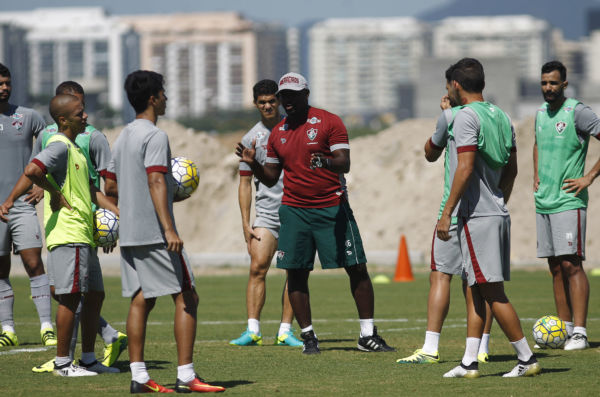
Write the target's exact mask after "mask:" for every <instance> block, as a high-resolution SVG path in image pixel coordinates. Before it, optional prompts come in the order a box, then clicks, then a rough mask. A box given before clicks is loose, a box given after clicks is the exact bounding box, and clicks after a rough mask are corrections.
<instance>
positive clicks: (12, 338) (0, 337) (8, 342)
mask: <svg viewBox="0 0 600 397" xmlns="http://www.w3.org/2000/svg"><path fill="white" fill-rule="evenodd" d="M5 346H19V340H18V339H17V334H15V333H14V332H10V331H3V332H2V333H0V347H5Z"/></svg>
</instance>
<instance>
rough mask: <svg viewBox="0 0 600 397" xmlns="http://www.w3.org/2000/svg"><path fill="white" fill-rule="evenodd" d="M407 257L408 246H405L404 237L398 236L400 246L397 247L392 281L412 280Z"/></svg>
mask: <svg viewBox="0 0 600 397" xmlns="http://www.w3.org/2000/svg"><path fill="white" fill-rule="evenodd" d="M414 280H415V278H414V277H413V274H412V268H411V266H410V258H409V257H408V248H407V247H406V237H404V235H402V237H400V247H399V248H398V259H397V260H396V274H395V275H394V281H414Z"/></svg>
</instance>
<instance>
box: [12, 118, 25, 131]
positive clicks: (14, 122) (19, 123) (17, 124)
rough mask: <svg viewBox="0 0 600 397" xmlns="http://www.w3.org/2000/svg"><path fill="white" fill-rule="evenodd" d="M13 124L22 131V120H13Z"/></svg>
mask: <svg viewBox="0 0 600 397" xmlns="http://www.w3.org/2000/svg"><path fill="white" fill-rule="evenodd" d="M12 126H13V127H15V129H16V130H17V131H20V130H21V128H23V122H22V121H21V120H15V121H13V122H12Z"/></svg>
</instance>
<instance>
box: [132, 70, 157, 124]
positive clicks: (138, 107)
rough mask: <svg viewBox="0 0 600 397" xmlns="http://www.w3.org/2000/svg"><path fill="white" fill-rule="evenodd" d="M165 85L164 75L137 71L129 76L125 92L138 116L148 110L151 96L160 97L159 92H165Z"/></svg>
mask: <svg viewBox="0 0 600 397" xmlns="http://www.w3.org/2000/svg"><path fill="white" fill-rule="evenodd" d="M163 83H164V79H163V76H162V74H160V73H156V72H152V71H150V70H136V71H135V72H132V73H130V74H129V75H128V76H127V78H126V79H125V92H126V93H127V99H128V100H129V103H130V104H131V106H133V109H134V110H135V113H136V114H140V113H142V112H143V111H144V110H146V109H147V108H148V100H149V99H150V97H151V96H154V97H158V94H159V92H160V91H162V90H164V88H163Z"/></svg>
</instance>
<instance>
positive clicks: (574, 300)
mask: <svg viewBox="0 0 600 397" xmlns="http://www.w3.org/2000/svg"><path fill="white" fill-rule="evenodd" d="M558 260H559V261H560V267H561V271H562V277H563V281H565V292H566V294H567V297H568V301H569V303H570V308H571V313H572V315H573V323H572V324H567V333H569V331H571V333H572V335H570V338H569V340H567V342H566V343H565V347H564V349H565V350H582V349H586V348H588V347H589V344H588V341H587V330H586V322H587V313H588V304H589V299H590V284H589V282H588V279H587V275H586V274H585V271H584V270H583V263H582V260H581V258H580V257H579V256H576V255H568V256H560V257H558Z"/></svg>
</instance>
